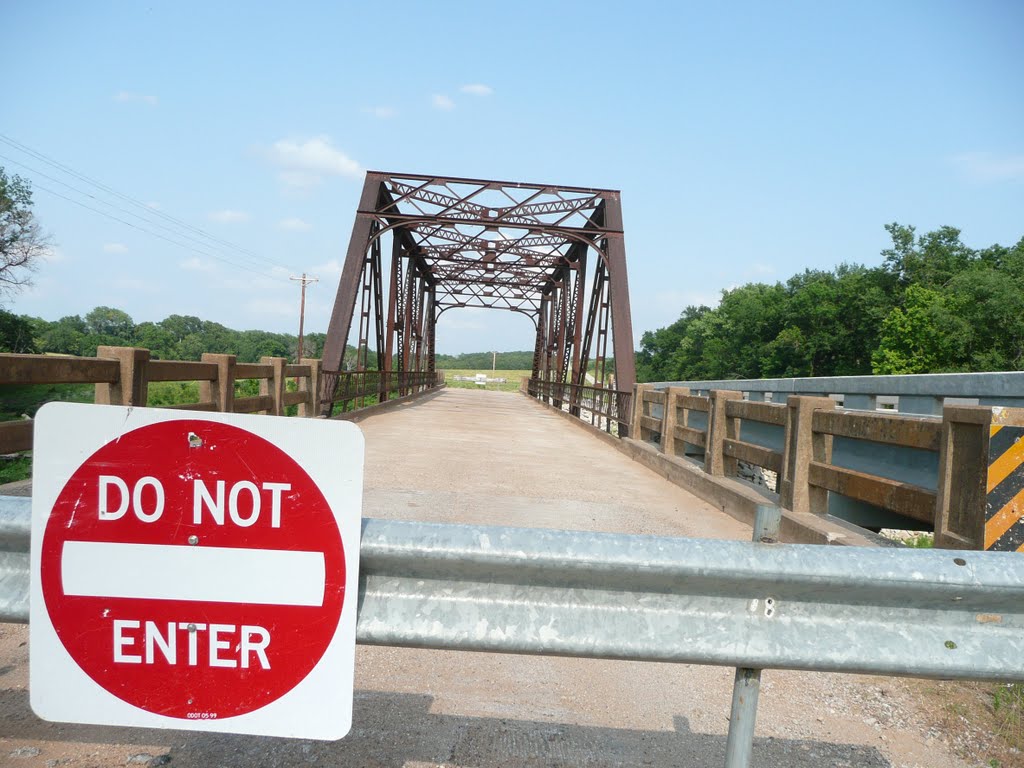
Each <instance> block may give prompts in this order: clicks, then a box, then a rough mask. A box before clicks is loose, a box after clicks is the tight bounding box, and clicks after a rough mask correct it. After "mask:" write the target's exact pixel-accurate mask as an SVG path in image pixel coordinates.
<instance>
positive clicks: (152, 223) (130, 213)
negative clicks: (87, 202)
mask: <svg viewBox="0 0 1024 768" xmlns="http://www.w3.org/2000/svg"><path fill="white" fill-rule="evenodd" d="M0 159H2V160H6V161H7V162H9V163H14V164H15V165H17V166H20V167H22V168H24V169H25V170H27V171H31V172H32V173H34V174H36V175H38V176H42V177H43V178H44V179H49V180H50V181H53V182H56V183H57V184H60V185H61V186H62V187H66V188H67V189H70V190H71V191H72V192H77V193H78V194H80V195H85V196H86V197H88V198H89V199H91V200H95V201H96V202H97V203H99V204H100V205H106V206H109V207H110V208H113V209H114V210H115V211H120V212H121V213H123V214H125V215H126V216H134V217H135V218H137V219H139V220H140V221H144V222H145V223H146V224H149V225H150V226H153V227H158V228H159V229H162V230H164V231H166V232H170V233H172V234H174V235H175V236H177V237H181V238H184V239H185V240H191V241H192V242H193V243H198V244H199V245H201V246H203V247H209V246H210V244H209V243H206V242H203V241H202V240H200V239H198V238H195V237H192V236H191V235H189V234H188V233H186V232H180V231H178V230H176V229H173V228H171V227H168V226H165V225H163V224H160V223H159V222H156V221H150V220H149V219H147V218H146V217H145V216H140V215H139V214H137V213H135V212H134V211H130V210H128V209H127V208H122V207H121V206H119V205H114V204H113V203H111V202H109V201H107V200H103V199H101V198H99V197H96V195H94V194H92V193H90V192H88V191H86V190H84V189H79V188H78V187H76V186H73V185H71V184H68V183H67V182H66V181H61V180H60V179H58V178H56V177H55V176H50V175H49V174H48V173H43V172H42V171H40V170H39V169H38V168H33V167H32V166H30V165H26V164H25V163H22V162H19V161H18V160H15V159H14V158H11V157H7V156H6V155H3V154H0ZM37 186H38V184H37ZM40 189H44V188H43V187H40ZM44 191H46V192H50V194H56V193H54V192H52V191H51V190H49V189H44ZM91 210H95V209H91ZM116 220H117V221H121V220H120V219H116ZM136 229H139V227H136ZM142 231H144V232H149V230H142ZM150 234H155V233H152V232H150ZM184 247H190V246H184ZM208 255H213V254H208ZM214 258H217V257H216V256H214ZM229 263H234V262H229ZM274 266H279V265H276V264H275V265H274Z"/></svg>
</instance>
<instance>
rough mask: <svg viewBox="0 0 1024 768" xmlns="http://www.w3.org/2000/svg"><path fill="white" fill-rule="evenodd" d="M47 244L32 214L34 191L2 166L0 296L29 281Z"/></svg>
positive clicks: (0, 184) (0, 193)
mask: <svg viewBox="0 0 1024 768" xmlns="http://www.w3.org/2000/svg"><path fill="white" fill-rule="evenodd" d="M47 246H48V242H47V240H46V237H45V235H43V233H42V230H41V229H40V227H39V222H38V221H36V217H35V214H34V213H33V212H32V188H31V186H29V183H28V182H27V181H25V180H24V179H23V178H21V177H20V176H17V175H15V176H8V175H7V174H6V173H5V172H4V169H3V168H2V167H0V295H3V294H4V293H11V292H13V291H17V290H19V289H20V288H22V287H23V286H25V285H27V284H28V283H29V282H30V277H31V273H32V271H33V270H34V269H35V267H36V265H37V263H38V261H39V259H40V258H41V257H42V255H43V254H44V253H45V252H46V248H47Z"/></svg>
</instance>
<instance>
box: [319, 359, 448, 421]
mask: <svg viewBox="0 0 1024 768" xmlns="http://www.w3.org/2000/svg"><path fill="white" fill-rule="evenodd" d="M442 384H444V371H328V370H324V371H323V397H322V398H321V401H320V405H321V408H322V412H323V413H324V414H325V415H330V414H331V413H333V411H334V408H335V406H340V410H341V412H342V413H345V412H347V411H352V410H357V409H359V408H365V407H368V406H370V405H376V404H378V403H383V402H386V401H388V400H392V399H394V398H396V397H405V396H408V395H416V394H419V393H422V392H425V391H427V390H430V389H434V388H436V387H439V386H441V385H442Z"/></svg>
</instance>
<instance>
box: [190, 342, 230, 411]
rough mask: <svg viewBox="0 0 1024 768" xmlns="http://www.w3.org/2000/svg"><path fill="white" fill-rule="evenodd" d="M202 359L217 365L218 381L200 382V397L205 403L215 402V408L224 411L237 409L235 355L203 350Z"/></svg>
mask: <svg viewBox="0 0 1024 768" xmlns="http://www.w3.org/2000/svg"><path fill="white" fill-rule="evenodd" d="M201 359H202V361H203V362H204V363H213V364H214V365H216V366H217V379H216V381H201V382H199V399H200V400H202V401H203V402H204V403H213V406H214V408H216V409H217V410H218V411H221V412H222V413H231V412H232V411H234V410H235V364H236V363H237V360H238V358H237V357H236V356H235V355H220V354H215V353H213V352H203V356H202V358H201Z"/></svg>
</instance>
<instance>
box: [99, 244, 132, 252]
mask: <svg viewBox="0 0 1024 768" xmlns="http://www.w3.org/2000/svg"><path fill="white" fill-rule="evenodd" d="M103 252H104V253H128V246H127V245H125V244H124V243H104V244H103Z"/></svg>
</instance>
